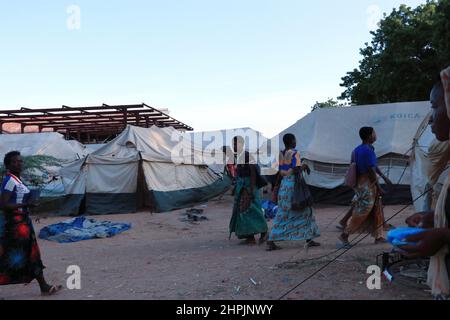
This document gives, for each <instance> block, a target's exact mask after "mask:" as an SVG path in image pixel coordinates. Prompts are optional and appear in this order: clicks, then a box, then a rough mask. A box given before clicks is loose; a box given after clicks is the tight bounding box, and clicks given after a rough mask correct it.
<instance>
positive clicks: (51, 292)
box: [41, 285, 63, 297]
mask: <svg viewBox="0 0 450 320" xmlns="http://www.w3.org/2000/svg"><path fill="white" fill-rule="evenodd" d="M62 288H63V287H62V286H61V285H58V286H51V287H50V288H49V289H48V291H47V292H41V295H42V296H44V297H49V296H53V295H55V294H56V293H58V292H59V291H61V290H62Z"/></svg>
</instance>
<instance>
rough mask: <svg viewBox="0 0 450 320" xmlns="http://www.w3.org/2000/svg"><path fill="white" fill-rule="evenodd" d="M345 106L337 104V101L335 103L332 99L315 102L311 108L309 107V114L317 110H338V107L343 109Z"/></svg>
mask: <svg viewBox="0 0 450 320" xmlns="http://www.w3.org/2000/svg"><path fill="white" fill-rule="evenodd" d="M344 106H345V105H344V104H342V103H339V102H338V101H335V100H333V99H331V98H330V99H328V100H327V101H325V102H316V103H315V104H314V105H313V106H312V107H311V112H313V111H316V110H319V109H326V108H339V107H344Z"/></svg>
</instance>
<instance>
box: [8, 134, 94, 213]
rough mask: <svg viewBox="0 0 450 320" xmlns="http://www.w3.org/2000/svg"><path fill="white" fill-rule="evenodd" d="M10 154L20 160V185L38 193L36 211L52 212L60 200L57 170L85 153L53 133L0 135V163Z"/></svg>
mask: <svg viewBox="0 0 450 320" xmlns="http://www.w3.org/2000/svg"><path fill="white" fill-rule="evenodd" d="M10 151H19V152H20V153H21V154H22V156H23V157H24V160H25V163H24V169H25V171H24V173H23V176H22V178H23V180H24V182H25V183H26V184H27V185H28V186H30V187H35V188H39V189H41V198H42V199H41V204H42V206H41V207H40V208H39V210H40V211H53V210H55V208H57V207H58V206H59V205H60V203H61V201H62V200H63V196H64V186H63V183H62V180H61V177H60V174H59V170H60V167H61V166H63V165H67V164H69V163H72V162H74V161H77V160H79V159H82V158H84V157H85V156H86V155H87V153H88V151H87V150H86V148H85V147H84V146H83V145H82V144H81V143H79V142H77V141H67V140H65V139H64V136H63V135H61V134H59V133H55V132H44V133H27V134H0V159H1V161H3V158H4V156H5V154H6V153H8V152H10ZM0 167H2V166H1V164H0ZM0 171H2V170H1V168H0Z"/></svg>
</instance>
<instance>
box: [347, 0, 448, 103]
mask: <svg viewBox="0 0 450 320" xmlns="http://www.w3.org/2000/svg"><path fill="white" fill-rule="evenodd" d="M371 34H372V36H373V39H372V41H371V43H370V44H369V43H366V44H365V45H366V46H365V48H363V49H361V50H360V53H361V55H362V60H361V61H360V65H359V68H358V69H354V70H353V71H351V72H348V73H347V75H346V76H345V77H343V78H342V81H343V83H342V84H341V86H342V87H345V88H346V90H345V91H344V92H343V93H342V95H341V97H340V99H344V100H349V101H351V103H352V104H360V105H361V104H376V103H391V102H402V101H420V100H428V98H429V92H430V88H431V87H432V86H433V84H434V82H435V81H436V79H437V75H438V74H439V71H440V70H442V69H444V68H445V67H447V66H448V65H450V0H432V1H428V2H427V3H426V4H423V5H420V6H419V7H417V8H411V7H408V6H405V5H402V6H400V7H399V8H398V9H394V10H393V11H392V13H391V14H390V15H385V16H384V18H383V19H382V20H381V22H380V25H379V28H378V29H377V30H376V31H373V32H371Z"/></svg>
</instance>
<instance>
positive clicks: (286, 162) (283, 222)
mask: <svg viewBox="0 0 450 320" xmlns="http://www.w3.org/2000/svg"><path fill="white" fill-rule="evenodd" d="M283 142H284V145H285V147H286V149H285V150H284V151H282V152H281V153H280V168H279V177H281V185H280V187H279V192H278V212H277V215H276V217H275V220H274V224H273V227H272V230H271V232H270V235H269V241H268V242H267V250H268V251H272V250H278V249H281V248H280V247H279V246H277V245H276V244H275V241H303V240H306V245H307V246H308V247H317V246H320V244H319V243H317V242H315V241H314V240H313V239H315V238H317V237H319V236H320V232H319V228H318V226H317V224H316V221H315V218H314V212H313V208H311V207H308V208H306V209H304V210H301V211H295V210H292V209H291V203H292V196H293V193H294V186H295V176H296V175H298V174H301V172H300V170H301V169H302V170H305V171H307V172H309V168H308V166H307V165H306V164H304V165H302V164H301V162H300V154H299V152H298V151H297V150H296V149H295V148H296V146H297V142H296V139H295V136H294V135H293V134H286V135H285V136H284V137H283ZM279 179H280V178H279ZM277 185H278V183H277Z"/></svg>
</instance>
